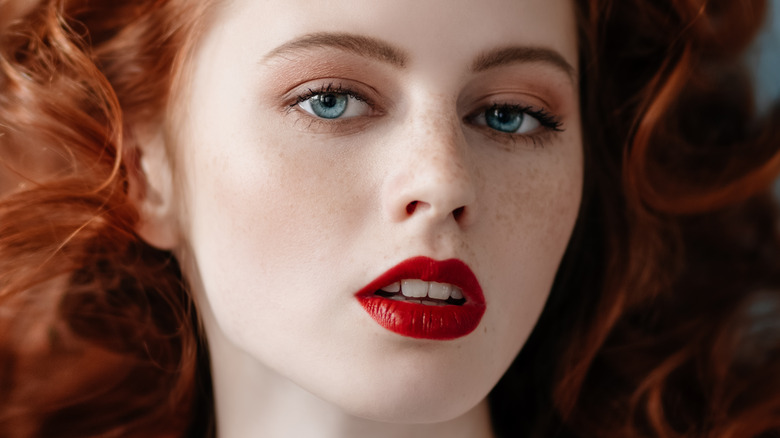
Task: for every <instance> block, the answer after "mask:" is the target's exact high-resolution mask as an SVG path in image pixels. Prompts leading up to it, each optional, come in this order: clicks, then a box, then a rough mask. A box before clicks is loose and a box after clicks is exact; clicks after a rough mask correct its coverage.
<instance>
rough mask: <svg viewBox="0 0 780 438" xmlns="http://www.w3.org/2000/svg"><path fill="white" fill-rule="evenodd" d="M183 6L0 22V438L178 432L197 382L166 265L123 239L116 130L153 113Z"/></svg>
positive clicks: (169, 75) (130, 164)
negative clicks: (0, 169)
mask: <svg viewBox="0 0 780 438" xmlns="http://www.w3.org/2000/svg"><path fill="white" fill-rule="evenodd" d="M187 3H188V2H186V1H176V0H172V1H167V2H160V1H152V0H150V1H145V2H91V1H55V0H50V1H38V2H34V3H32V4H30V5H29V6H28V8H24V7H22V6H19V5H24V2H10V3H9V2H6V3H4V6H3V10H2V11H0V16H2V17H3V21H2V23H0V26H2V28H0V74H1V76H0V84H1V85H2V95H0V128H1V132H0V148H2V158H3V159H2V164H3V165H4V166H5V171H4V172H3V173H2V177H1V178H0V190H2V202H0V224H1V225H0V309H2V313H0V333H2V336H0V367H2V369H3V372H2V373H0V393H1V394H2V398H0V430H3V431H4V432H5V433H9V434H11V436H53V435H55V434H58V433H59V432H58V431H61V430H67V431H68V433H69V434H73V435H74V436H128V435H139V436H140V435H143V436H175V435H179V434H181V433H182V431H184V430H187V428H189V427H190V424H191V423H192V415H193V409H194V408H195V406H196V403H195V400H196V394H197V392H198V388H197V387H196V385H195V384H194V381H195V378H196V374H197V373H199V372H204V371H202V370H199V369H198V361H199V360H201V361H202V357H201V358H200V359H199V354H202V353H199V351H200V350H202V348H201V347H200V346H199V342H200V339H199V337H198V335H197V334H196V333H197V325H196V324H197V321H196V318H195V317H194V315H193V312H192V303H191V300H190V299H189V297H188V296H187V294H186V292H185V288H184V287H183V283H182V280H181V275H180V274H179V272H178V269H177V267H176V262H175V260H173V258H172V256H171V255H170V254H166V253H163V252H160V251H155V250H153V249H152V248H150V247H148V246H146V245H145V244H143V243H142V242H141V241H140V239H139V238H138V237H137V236H136V235H135V233H134V231H133V230H134V228H135V226H136V223H137V221H138V213H137V212H136V210H135V208H134V206H133V205H132V202H131V200H130V199H129V196H128V193H127V187H128V175H129V173H131V172H137V169H136V168H135V166H136V165H137V164H136V163H135V161H136V157H135V148H134V145H133V141H134V137H133V135H132V131H131V130H129V129H128V127H132V126H136V124H140V123H143V122H146V121H149V120H153V119H155V118H156V117H159V116H160V115H161V114H160V112H161V111H162V109H163V108H165V106H166V104H167V99H168V96H169V93H170V92H171V90H172V84H173V82H174V80H175V77H174V76H175V73H176V71H178V70H179V69H178V66H179V64H180V63H181V60H182V57H183V56H185V55H186V51H187V47H188V45H190V44H192V42H191V41H192V39H193V38H194V37H195V36H196V35H195V32H196V29H197V28H198V26H197V24H198V21H199V20H200V19H201V18H202V14H203V10H204V7H203V6H198V7H192V5H191V4H187ZM15 5H16V6H17V7H16V8H14V6H15ZM19 315H22V316H19ZM206 372H207V371H206ZM4 436H5V435H4Z"/></svg>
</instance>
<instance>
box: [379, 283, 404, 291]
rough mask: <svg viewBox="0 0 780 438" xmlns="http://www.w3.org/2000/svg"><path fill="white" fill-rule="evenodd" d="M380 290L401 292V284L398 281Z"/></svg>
mask: <svg viewBox="0 0 780 438" xmlns="http://www.w3.org/2000/svg"><path fill="white" fill-rule="evenodd" d="M382 290H383V291H385V292H401V282H400V281H396V282H395V283H393V284H389V285H387V286H385V287H383V288H382Z"/></svg>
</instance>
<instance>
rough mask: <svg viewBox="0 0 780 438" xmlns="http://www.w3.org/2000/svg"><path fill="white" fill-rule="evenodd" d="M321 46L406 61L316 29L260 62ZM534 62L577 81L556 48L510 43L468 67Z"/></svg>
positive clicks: (392, 50) (362, 40)
mask: <svg viewBox="0 0 780 438" xmlns="http://www.w3.org/2000/svg"><path fill="white" fill-rule="evenodd" d="M322 48H326V49H327V48H333V49H339V50H344V51H346V52H350V53H353V54H355V55H358V56H362V57H367V58H372V59H376V60H378V61H381V62H385V63H387V64H390V65H393V66H396V67H399V68H403V67H405V66H406V65H407V63H408V60H409V56H408V55H407V53H406V52H405V51H403V50H401V49H399V48H397V47H394V46H393V45H391V44H389V43H387V42H385V41H382V40H380V39H378V38H373V37H369V36H364V35H356V34H351V33H346V32H316V33H310V34H306V35H303V36H301V37H298V38H295V39H293V40H290V41H288V42H286V43H284V44H282V45H281V46H278V47H276V48H275V49H273V50H271V51H270V52H268V53H267V54H266V55H265V56H264V57H263V62H266V61H268V60H270V59H272V58H275V57H283V56H285V55H291V54H295V53H297V52H301V51H306V50H313V49H322ZM533 62H539V63H544V64H548V65H551V66H553V67H555V68H557V69H558V70H560V71H562V72H563V73H565V74H566V75H567V76H568V77H569V79H571V80H572V81H575V80H576V77H577V70H576V69H575V68H574V67H573V66H572V65H571V64H569V63H568V62H567V61H566V59H565V58H564V57H563V55H561V54H560V53H559V52H556V51H555V50H552V49H547V48H542V47H526V46H509V47H503V48H498V49H494V50H490V51H487V52H484V53H482V54H480V55H479V56H477V58H476V59H475V60H474V63H473V64H472V66H471V70H472V71H474V72H477V73H478V72H482V71H485V70H489V69H492V68H496V67H503V66H506V65H510V64H514V63H533Z"/></svg>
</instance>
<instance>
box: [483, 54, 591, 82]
mask: <svg viewBox="0 0 780 438" xmlns="http://www.w3.org/2000/svg"><path fill="white" fill-rule="evenodd" d="M515 62H541V63H545V64H549V65H552V66H553V67H555V68H557V69H559V70H561V71H563V72H564V73H566V75H567V76H568V77H569V79H571V80H572V81H574V80H575V79H576V77H577V70H576V69H575V68H574V67H572V65H571V64H569V63H568V62H567V61H566V59H564V57H563V55H561V54H560V53H558V52H556V51H555V50H551V49H545V48H542V47H523V46H511V47H504V48H499V49H495V50H491V51H489V52H485V53H483V54H481V55H479V56H478V57H477V59H475V60H474V64H472V66H471V69H472V70H473V71H474V72H481V71H485V70H488V69H491V68H495V67H502V66H505V65H508V64H512V63H515Z"/></svg>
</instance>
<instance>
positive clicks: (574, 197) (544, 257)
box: [478, 143, 582, 361]
mask: <svg viewBox="0 0 780 438" xmlns="http://www.w3.org/2000/svg"><path fill="white" fill-rule="evenodd" d="M575 144H578V143H575ZM571 151H572V152H568V153H566V154H560V155H550V156H546V157H545V159H543V160H537V161H535V162H533V163H534V164H529V165H524V164H518V165H517V166H516V167H515V170H514V171H511V172H503V173H501V172H497V173H494V174H495V175H497V176H496V178H497V179H496V184H495V185H494V187H497V189H496V190H495V191H493V192H492V194H491V195H490V196H489V197H488V198H489V200H488V201H487V202H489V205H488V206H487V207H486V208H485V212H486V213H487V214H488V216H487V217H486V219H487V220H486V222H487V223H489V224H491V226H492V227H493V230H492V231H489V232H486V234H485V235H486V236H488V237H487V238H486V239H484V240H482V242H483V243H482V245H481V246H480V249H479V250H478V251H479V252H481V253H482V254H485V255H486V257H484V260H486V263H485V264H486V266H487V267H488V268H487V269H486V272H490V273H491V275H490V276H488V277H487V278H485V280H486V282H488V283H489V284H491V285H492V286H493V287H492V288H491V289H492V295H493V296H492V297H490V298H493V300H494V302H495V303H499V305H493V306H489V307H488V310H487V314H486V316H488V318H486V319H487V323H486V327H485V330H487V331H488V332H491V333H493V335H494V336H495V335H499V336H501V338H502V339H503V341H502V343H501V348H504V349H505V351H504V352H502V353H498V354H502V355H505V356H506V359H507V360H508V361H511V360H512V359H513V358H514V354H516V352H517V351H519V349H520V348H521V347H522V345H523V344H524V343H525V340H526V339H527V336H528V335H529V334H530V332H531V330H532V329H533V327H534V325H535V324H536V321H537V319H538V317H539V315H540V314H541V311H542V308H543V307H544V304H545V302H546V300H547V297H548V295H549V292H550V289H551V287H552V284H553V281H554V278H555V275H556V273H557V270H558V266H559V263H560V261H561V258H562V256H563V253H564V251H565V249H566V246H567V244H568V241H569V238H570V236H571V232H572V229H573V227H574V223H575V221H576V218H577V214H578V211H579V206H580V200H581V190H582V158H581V153H580V152H579V149H576V148H574V147H572V148H571ZM499 181H501V184H498V182H499ZM508 353H511V354H508Z"/></svg>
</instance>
